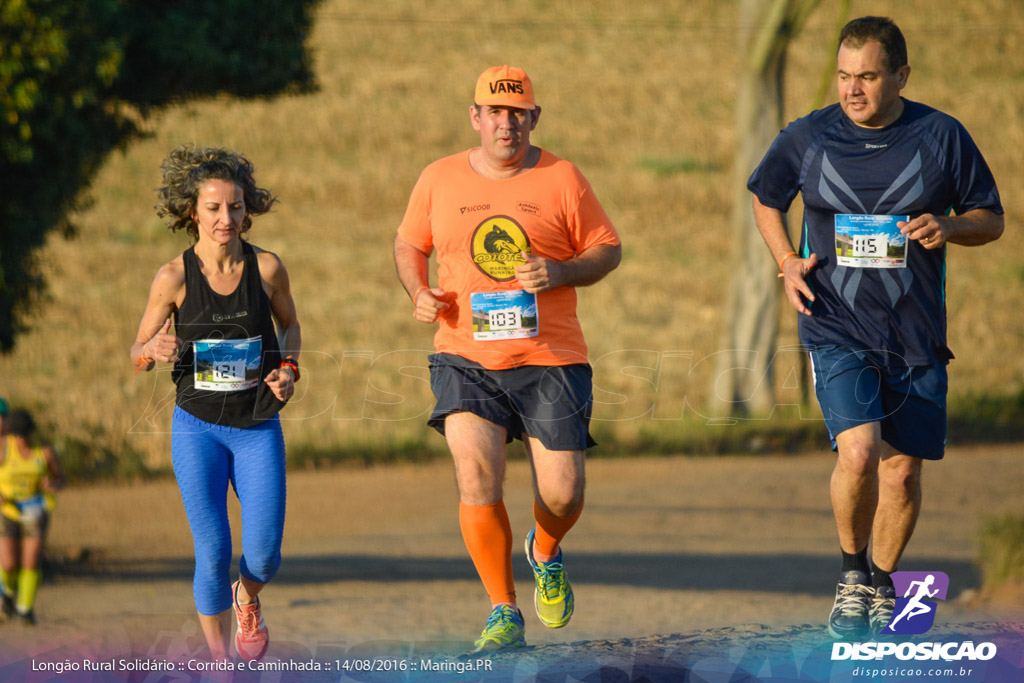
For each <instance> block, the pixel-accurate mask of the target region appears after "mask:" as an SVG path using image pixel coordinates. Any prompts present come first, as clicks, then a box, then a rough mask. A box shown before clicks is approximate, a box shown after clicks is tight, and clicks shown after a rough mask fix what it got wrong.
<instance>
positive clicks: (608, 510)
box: [0, 445, 1024, 680]
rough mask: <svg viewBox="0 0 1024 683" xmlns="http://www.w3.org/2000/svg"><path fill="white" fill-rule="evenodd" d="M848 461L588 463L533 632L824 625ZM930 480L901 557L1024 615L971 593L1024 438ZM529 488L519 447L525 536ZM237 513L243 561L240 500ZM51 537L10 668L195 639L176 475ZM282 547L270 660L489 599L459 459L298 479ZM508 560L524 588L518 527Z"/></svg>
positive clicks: (453, 614)
mask: <svg viewBox="0 0 1024 683" xmlns="http://www.w3.org/2000/svg"><path fill="white" fill-rule="evenodd" d="M832 462H833V459H832V457H830V456H829V455H826V454H820V455H801V456H749V457H746V456H745V457H717V458H683V457H679V458H628V459H593V460H591V461H590V462H588V465H587V502H586V508H585V511H584V514H583V517H582V518H581V521H580V523H579V524H578V525H577V527H576V528H575V529H574V530H573V532H572V533H571V535H570V537H569V538H568V539H567V541H566V542H565V544H564V549H565V552H566V563H567V568H568V570H569V572H570V576H571V578H572V580H573V585H574V588H575V591H576V601H577V610H576V614H575V617H574V619H573V622H572V624H571V625H570V626H568V627H567V628H565V629H561V630H554V631H553V630H548V629H545V628H543V627H542V626H541V625H540V624H539V622H538V621H537V620H536V617H535V616H534V615H533V614H532V613H527V610H526V609H524V613H525V614H526V616H527V641H528V642H529V643H530V645H532V646H552V647H553V649H552V650H550V652H559V651H564V648H562V649H561V650H559V647H560V646H561V645H564V644H567V643H577V644H578V645H577V647H576V649H577V650H579V651H583V650H582V648H583V646H582V645H581V644H579V641H592V643H591V645H589V646H588V647H590V646H593V647H597V648H598V650H600V648H601V647H605V646H607V644H608V643H609V642H615V641H620V644H621V643H623V642H624V643H629V644H630V645H629V646H628V647H634V648H635V647H636V646H637V644H638V643H640V642H648V643H654V645H653V648H654V650H657V648H658V647H662V648H666V647H669V646H668V645H667V644H666V643H667V641H664V640H662V641H659V640H658V639H659V638H662V639H664V638H665V637H667V636H668V634H680V635H678V636H675V637H676V638H681V639H683V642H689V643H690V644H691V646H692V645H694V644H695V643H697V642H700V640H701V636H700V635H699V634H700V633H705V634H706V635H705V636H704V639H705V640H707V639H710V638H711V637H712V636H711V635H708V634H713V633H714V634H718V636H715V637H722V638H724V639H725V640H723V642H722V643H721V644H720V646H721V647H722V648H723V650H722V653H723V656H724V653H725V652H726V651H727V650H728V638H729V637H730V636H727V635H723V634H728V633H732V634H733V636H732V637H734V638H735V642H734V645H735V644H736V643H746V644H747V645H749V643H750V642H751V641H750V640H749V638H751V637H752V636H758V635H759V634H760V635H764V634H772V633H774V634H776V635H777V634H779V633H790V634H792V633H814V634H819V633H820V628H823V626H822V625H823V623H824V620H825V616H826V615H827V613H828V610H829V608H830V606H831V603H832V591H833V590H834V583H833V582H834V580H835V574H836V571H837V570H838V559H837V554H838V549H837V541H836V538H835V530H834V524H833V521H832V517H831V512H830V507H829V502H828V488H827V487H828V478H829V473H830V471H831V467H832ZM924 476H925V483H924V486H925V501H924V509H923V512H922V516H921V520H920V522H919V524H918V528H917V531H916V534H915V536H914V539H913V541H912V542H911V545H910V547H909V549H908V551H907V553H906V556H905V561H904V566H903V567H901V568H902V569H919V570H938V571H943V572H946V573H947V574H948V575H949V578H950V591H951V595H952V599H951V600H949V601H947V602H946V603H943V605H942V611H941V619H942V620H943V621H944V622H979V621H980V622H986V623H988V622H992V621H994V620H1002V622H1004V623H1006V622H1008V621H1011V622H1012V621H1013V620H1014V619H1016V620H1017V621H1020V619H1019V614H1018V617H1014V612H1013V610H1001V609H997V610H995V611H993V609H992V608H989V609H986V610H985V611H979V610H977V609H971V608H968V607H967V606H966V603H965V601H964V600H961V599H959V598H961V597H962V596H963V595H964V594H965V592H966V591H970V590H971V589H974V588H976V587H977V586H978V585H979V583H980V577H979V575H978V572H977V569H976V567H975V565H974V558H975V556H976V551H977V547H976V539H977V532H978V529H979V526H980V524H981V522H982V520H983V519H984V517H986V516H988V515H997V514H1001V513H1005V512H1011V511H1012V512H1016V513H1019V512H1020V510H1021V507H1022V502H1024V494H1022V493H1021V492H1022V491H1024V467H1021V447H1020V446H1017V445H1013V446H991V447H984V448H981V447H978V448H951V449H949V452H948V454H947V457H946V460H945V461H944V462H942V463H940V464H929V465H926V467H925V474H924ZM530 501H531V493H530V478H529V470H528V467H527V466H526V464H525V463H524V462H522V461H517V462H514V463H512V464H511V466H510V468H509V474H508V481H507V485H506V505H507V507H508V509H509V514H510V516H511V521H512V528H513V531H514V533H515V534H516V536H517V537H520V538H521V537H522V536H524V535H525V533H526V531H527V530H528V529H529V526H530V525H531V524H532V521H531V516H530ZM234 502H235V501H233V503H234ZM232 515H233V528H234V529H235V530H236V531H235V541H236V559H237V553H238V547H239V544H238V533H237V529H238V528H239V527H238V523H239V522H238V516H237V505H236V504H235V505H233V506H232ZM50 545H51V547H52V548H53V550H54V554H55V555H57V556H59V557H61V558H63V560H62V563H61V564H60V566H59V567H58V569H59V571H58V572H57V573H56V575H55V576H54V578H53V580H52V581H50V582H48V583H46V584H45V585H44V586H43V587H42V589H41V592H40V597H39V600H38V604H37V614H38V617H39V625H38V626H37V627H36V628H35V629H31V630H29V629H23V628H18V627H15V626H13V625H5V626H3V627H0V628H2V629H3V638H2V644H0V654H2V656H3V659H2V661H0V665H2V667H3V668H0V680H8V678H7V677H5V675H4V673H5V672H8V673H9V672H12V671H22V670H24V668H25V667H26V666H32V665H34V663H36V662H37V661H44V660H45V661H50V660H53V659H55V658H60V659H67V660H76V661H83V660H85V659H89V660H96V659H101V658H104V657H106V658H110V657H124V656H128V655H132V656H140V655H142V656H152V657H156V658H167V657H171V658H179V657H182V656H186V655H188V654H189V653H194V652H199V653H201V651H202V644H201V638H200V637H199V635H198V629H197V624H196V622H195V620H194V617H193V614H192V596H191V571H192V548H191V537H190V535H189V532H188V528H187V525H186V522H185V518H184V511H183V508H182V505H181V502H180V499H179V497H178V492H177V488H176V485H175V483H174V482H173V481H160V482H155V483H146V484H141V485H136V486H110V485H104V486H93V487H83V488H71V489H69V490H67V491H66V492H64V493H63V494H62V495H61V499H60V508H59V509H58V511H57V513H56V515H55V519H54V523H53V525H52V530H51V536H50ZM284 558H285V559H284V563H283V565H282V567H281V570H280V573H279V574H278V577H277V579H276V580H275V581H274V582H273V584H272V585H271V586H270V587H269V588H268V589H267V590H266V591H265V592H264V593H263V595H262V598H263V602H264V612H265V615H266V618H267V621H268V624H269V626H270V628H271V633H272V637H273V642H272V644H271V649H270V653H269V654H270V655H271V657H277V658H280V659H286V660H293V661H300V660H310V659H315V660H317V661H325V662H326V661H331V662H334V660H338V661H339V662H343V661H344V660H345V659H346V658H347V657H351V656H354V655H355V654H358V653H390V654H391V655H395V654H396V653H404V655H409V656H412V655H413V654H415V653H419V652H450V653H454V652H458V651H460V650H462V649H464V648H465V647H466V646H467V645H468V643H469V641H470V640H471V639H472V638H473V637H474V636H475V635H476V634H477V633H478V632H479V630H480V628H481V627H482V624H483V620H484V617H485V616H486V614H487V611H488V607H489V605H488V603H487V600H486V596H485V594H484V593H483V590H482V587H481V586H480V585H479V582H478V580H477V578H476V576H475V574H474V571H473V567H472V565H471V563H470V561H469V559H468V557H467V555H466V553H465V549H464V546H463V544H462V540H461V537H460V535H459V531H458V523H457V500H456V497H455V493H454V484H453V477H452V473H451V467H450V465H449V464H448V463H447V462H438V463H432V464H428V465H409V466H391V467H386V468H383V467H382V468H372V469H336V470H330V471H305V472H295V473H292V474H290V475H289V486H288V513H287V522H286V529H285V543H284ZM514 562H515V564H514V568H515V573H516V579H517V588H518V591H519V595H520V596H521V597H522V598H523V602H524V604H526V605H529V602H530V600H529V596H530V595H531V591H532V585H531V583H530V574H529V570H528V567H527V565H526V562H525V558H523V557H522V554H521V551H520V550H519V548H518V544H517V547H516V548H515V555H514ZM530 611H532V610H530ZM645 639H646V640H645ZM659 642H660V643H661V645H658V643H659ZM601 643H604V644H605V645H604V646H602V645H600V644H601ZM595 644H596V645H595ZM620 649H621V648H620ZM532 651H533V652H534V653H535V654H536V653H537V652H541V653H543V652H545V651H548V650H546V649H545V648H544V647H540V649H535V650H532ZM404 655H403V656H404ZM595 661H596V660H595ZM83 675H84V673H83ZM133 675H135V676H136V677H137V678H138V680H143V679H144V678H145V675H146V674H144V673H136V674H133ZM263 675H264V678H262V679H261V680H269V679H266V678H265V676H266V675H267V674H263ZM276 675H278V676H280V675H281V674H276ZM321 675H322V676H323V677H324V680H337V678H338V675H339V674H338V673H336V672H335V673H333V674H326V673H324V674H321ZM404 675H405V676H408V675H409V674H408V673H406V674H404ZM313 677H314V678H315V677H316V675H314V676H313ZM303 678H308V676H303ZM37 680H46V676H45V675H42V674H40V677H39V678H38V679H37ZM153 680H157V679H153ZM274 680H278V679H274ZM281 680H291V679H289V678H287V676H286V677H285V678H284V679H281ZM364 680H389V679H388V678H387V677H386V676H384V677H382V678H376V677H372V676H371V677H370V678H368V679H366V678H364ZM396 680H397V679H396Z"/></svg>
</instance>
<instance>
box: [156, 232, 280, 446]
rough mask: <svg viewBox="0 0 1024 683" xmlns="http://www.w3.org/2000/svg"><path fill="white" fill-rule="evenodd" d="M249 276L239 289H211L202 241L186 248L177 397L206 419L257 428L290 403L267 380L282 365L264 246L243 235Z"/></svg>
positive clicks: (177, 326)
mask: <svg viewBox="0 0 1024 683" xmlns="http://www.w3.org/2000/svg"><path fill="white" fill-rule="evenodd" d="M242 255H243V258H244V263H243V266H242V277H241V278H240V279H239V282H238V287H236V288H235V291H234V292H232V293H231V294H218V293H217V292H215V291H213V290H212V289H211V288H210V285H209V283H208V282H207V281H206V278H205V277H203V274H202V272H201V271H200V270H199V262H198V260H197V259H196V253H195V247H194V246H193V247H190V248H189V249H187V250H186V251H185V252H184V253H183V254H182V257H183V259H184V261H185V301H184V302H183V303H182V305H181V308H180V309H179V310H178V311H176V312H175V313H174V331H175V333H176V334H177V335H178V336H179V337H180V338H181V340H182V346H181V353H180V355H179V358H178V362H177V363H175V364H174V372H173V375H172V377H173V379H174V381H175V383H176V384H177V386H178V390H177V396H176V398H175V403H176V404H177V405H178V407H180V408H181V409H182V410H184V411H186V412H187V413H189V414H190V415H194V416H195V417H198V418H199V419H200V420H204V421H206V422H211V423H213V424H218V425H224V426H228V427H241V428H244V427H251V426H253V425H255V424H257V423H259V422H262V421H263V420H267V419H269V418H271V417H273V416H274V415H276V414H277V412H278V411H279V410H281V408H283V407H284V402H283V401H279V400H278V399H277V397H275V396H274V394H273V392H271V391H270V387H268V386H267V385H266V383H264V382H263V378H265V377H266V376H267V375H268V374H270V372H271V371H272V370H274V368H277V367H279V366H280V365H281V352H280V351H279V350H278V344H277V335H276V333H275V331H274V319H273V317H272V315H271V311H270V299H269V298H268V297H267V294H266V292H264V291H263V285H262V283H261V281H260V268H259V262H258V261H257V258H256V251H255V250H254V249H253V248H252V246H250V245H249V244H248V243H247V242H242Z"/></svg>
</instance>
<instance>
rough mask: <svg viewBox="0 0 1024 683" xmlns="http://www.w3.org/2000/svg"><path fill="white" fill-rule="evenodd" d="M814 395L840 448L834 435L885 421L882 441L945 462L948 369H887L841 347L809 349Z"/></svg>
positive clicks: (943, 367) (933, 367)
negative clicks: (943, 457)
mask: <svg viewBox="0 0 1024 683" xmlns="http://www.w3.org/2000/svg"><path fill="white" fill-rule="evenodd" d="M810 355H811V366H812V367H813V369H814V393H815V394H816V395H817V396H818V404H819V405H820V406H821V412H822V414H823V415H824V416H825V426H826V427H828V432H829V436H831V437H832V450H836V435H837V434H841V433H842V432H844V431H846V430H847V429H850V428H851V427H856V426H858V425H862V424H865V423H868V422H879V423H881V429H882V440H883V441H885V442H886V443H888V444H889V445H890V446H892V447H893V448H895V449H896V450H897V451H899V452H900V453H904V454H906V455H910V456H913V457H915V458H923V459H925V460H941V459H942V456H943V455H944V454H945V448H946V390H947V386H948V380H947V374H946V366H945V364H942V365H924V366H912V365H884V364H882V363H880V362H878V360H877V359H874V358H872V356H870V355H868V354H865V353H861V352H858V351H854V350H853V349H850V348H846V347H841V346H818V347H816V348H814V349H812V350H811V352H810Z"/></svg>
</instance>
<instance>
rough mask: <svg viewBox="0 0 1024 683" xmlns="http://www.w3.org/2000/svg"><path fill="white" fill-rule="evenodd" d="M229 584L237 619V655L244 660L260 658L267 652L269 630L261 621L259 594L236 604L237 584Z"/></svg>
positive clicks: (237, 582) (236, 582)
mask: <svg viewBox="0 0 1024 683" xmlns="http://www.w3.org/2000/svg"><path fill="white" fill-rule="evenodd" d="M239 583H240V581H235V582H234V583H233V584H232V585H231V601H232V602H233V603H234V605H235V619H237V620H238V631H237V632H236V633H235V649H236V650H238V656H239V657H241V658H242V659H245V660H249V661H251V660H254V659H262V658H263V655H265V654H267V646H268V645H269V644H270V631H268V630H267V622H265V621H263V611H262V610H261V609H260V599H259V596H257V597H256V598H254V599H253V601H252V602H251V603H250V604H248V605H239V604H238V584H239Z"/></svg>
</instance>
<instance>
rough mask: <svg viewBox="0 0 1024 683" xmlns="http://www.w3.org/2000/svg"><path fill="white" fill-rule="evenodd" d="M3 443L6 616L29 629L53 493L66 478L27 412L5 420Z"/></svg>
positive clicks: (1, 555)
mask: <svg viewBox="0 0 1024 683" xmlns="http://www.w3.org/2000/svg"><path fill="white" fill-rule="evenodd" d="M4 430H5V432H6V435H5V436H4V437H3V440H2V441H0V583H2V588H3V596H2V600H3V607H2V609H3V615H4V617H5V618H7V619H12V618H13V619H17V620H18V621H20V622H21V623H23V624H25V625H27V626H34V625H35V623H36V617H35V612H34V611H33V607H34V605H35V599H36V593H37V592H38V590H39V578H40V571H39V565H40V559H41V556H42V551H43V540H44V538H45V537H46V527H47V524H48V522H49V519H50V512H51V511H52V509H53V506H54V499H53V493H54V492H55V491H57V490H58V489H59V488H61V487H62V486H63V485H64V473H63V471H62V470H61V467H60V463H59V462H58V461H57V455H56V453H54V451H53V449H52V448H51V447H50V446H47V445H43V444H40V443H38V442H37V441H36V440H35V439H34V436H35V430H36V425H35V422H34V421H33V420H32V416H31V415H29V414H28V413H27V412H25V411H24V410H12V411H11V412H10V413H9V414H8V415H6V416H5V418H4Z"/></svg>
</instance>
